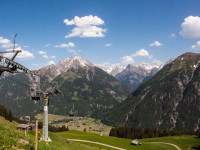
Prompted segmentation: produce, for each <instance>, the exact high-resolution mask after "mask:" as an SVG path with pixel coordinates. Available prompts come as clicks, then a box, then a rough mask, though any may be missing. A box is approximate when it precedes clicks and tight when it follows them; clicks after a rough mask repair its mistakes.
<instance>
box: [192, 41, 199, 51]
mask: <svg viewBox="0 0 200 150" xmlns="http://www.w3.org/2000/svg"><path fill="white" fill-rule="evenodd" d="M192 49H194V50H200V41H197V43H196V45H192Z"/></svg>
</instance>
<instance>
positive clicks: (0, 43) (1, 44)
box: [0, 37, 12, 48]
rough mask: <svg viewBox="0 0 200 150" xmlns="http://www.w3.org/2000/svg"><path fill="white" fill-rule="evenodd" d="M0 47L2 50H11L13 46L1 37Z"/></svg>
mask: <svg viewBox="0 0 200 150" xmlns="http://www.w3.org/2000/svg"><path fill="white" fill-rule="evenodd" d="M0 46H1V47H2V48H10V47H12V44H11V42H10V40H8V39H6V38H3V37H0Z"/></svg>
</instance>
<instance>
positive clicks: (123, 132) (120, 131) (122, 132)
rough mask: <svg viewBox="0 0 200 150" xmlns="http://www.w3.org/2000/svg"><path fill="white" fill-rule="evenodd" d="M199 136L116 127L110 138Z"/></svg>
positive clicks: (199, 134) (111, 131) (195, 133)
mask: <svg viewBox="0 0 200 150" xmlns="http://www.w3.org/2000/svg"><path fill="white" fill-rule="evenodd" d="M182 134H188V135H198V136H199V137H200V132H199V131H196V132H194V131H191V132H180V131H173V130H172V131H168V130H158V129H150V128H147V129H139V128H134V127H116V128H112V129H111V130H110V134H109V136H115V137H120V138H127V139H144V138H153V137H163V136H175V135H182Z"/></svg>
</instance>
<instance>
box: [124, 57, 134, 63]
mask: <svg viewBox="0 0 200 150" xmlns="http://www.w3.org/2000/svg"><path fill="white" fill-rule="evenodd" d="M121 60H122V64H125V65H127V64H132V63H134V59H133V58H132V57H130V56H124V57H121Z"/></svg>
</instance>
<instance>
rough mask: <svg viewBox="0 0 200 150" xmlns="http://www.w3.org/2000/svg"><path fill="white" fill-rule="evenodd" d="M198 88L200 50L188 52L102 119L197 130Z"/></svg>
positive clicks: (199, 120)
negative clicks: (198, 52)
mask: <svg viewBox="0 0 200 150" xmlns="http://www.w3.org/2000/svg"><path fill="white" fill-rule="evenodd" d="M139 71H140V70H139ZM199 89H200V54H196V53H185V54H183V55H181V56H179V57H178V58H176V59H175V60H173V61H171V62H169V63H168V64H166V65H165V66H164V67H163V68H162V69H161V70H160V71H159V72H158V73H157V74H156V75H155V76H154V77H152V78H151V79H150V80H149V81H147V82H146V83H144V84H143V85H141V86H140V87H139V88H138V89H137V90H136V91H134V92H133V93H132V94H130V95H129V96H128V98H127V99H126V100H125V101H123V102H122V103H121V104H120V105H117V106H116V107H114V108H112V109H111V110H110V111H108V112H107V113H105V114H104V116H103V120H102V121H103V122H104V123H107V124H109V125H113V126H123V125H126V126H134V127H139V128H157V129H162V130H163V129H167V130H172V129H174V130H181V131H189V130H190V131H191V130H198V129H200V109H199V108H200V91H199Z"/></svg>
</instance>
